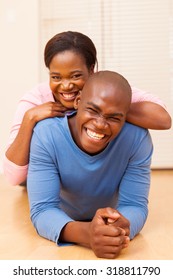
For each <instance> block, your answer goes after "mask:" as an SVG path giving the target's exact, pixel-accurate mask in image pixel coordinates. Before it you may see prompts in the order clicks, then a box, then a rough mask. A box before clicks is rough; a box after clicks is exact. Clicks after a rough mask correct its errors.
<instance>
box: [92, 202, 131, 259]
mask: <svg viewBox="0 0 173 280" xmlns="http://www.w3.org/2000/svg"><path fill="white" fill-rule="evenodd" d="M89 227H90V230H89V236H90V238H89V239H90V241H89V243H90V247H91V248H92V250H93V251H94V253H95V255H96V256H97V257H100V258H108V259H113V258H115V257H117V256H118V254H119V253H120V251H121V250H122V249H123V248H126V247H127V246H128V244H129V241H130V238H129V234H130V223H129V221H128V220H127V219H126V218H125V217H124V216H123V215H121V214H120V213H119V212H118V211H117V210H115V209H112V208H110V207H107V208H102V209H99V210H97V211H96V214H95V216H94V218H93V220H92V221H91V222H90V226H89Z"/></svg>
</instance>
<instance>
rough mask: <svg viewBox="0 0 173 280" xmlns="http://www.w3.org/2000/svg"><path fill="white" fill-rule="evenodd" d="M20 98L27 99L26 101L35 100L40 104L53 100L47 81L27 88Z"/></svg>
mask: <svg viewBox="0 0 173 280" xmlns="http://www.w3.org/2000/svg"><path fill="white" fill-rule="evenodd" d="M21 100H25V101H26V100H28V101H31V102H32V101H33V102H35V101H37V104H42V103H45V102H49V101H54V98H53V94H52V92H51V89H50V87H49V82H48V81H45V82H42V83H39V84H38V85H36V86H35V87H33V88H32V89H30V90H28V91H27V92H26V93H25V94H24V96H23V97H22V98H21Z"/></svg>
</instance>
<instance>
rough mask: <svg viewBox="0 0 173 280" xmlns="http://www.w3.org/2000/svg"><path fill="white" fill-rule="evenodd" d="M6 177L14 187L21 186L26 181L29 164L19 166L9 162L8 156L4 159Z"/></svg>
mask: <svg viewBox="0 0 173 280" xmlns="http://www.w3.org/2000/svg"><path fill="white" fill-rule="evenodd" d="M3 168H4V175H5V177H6V178H7V180H8V181H9V183H10V184H11V185H13V186H16V185H19V184H21V183H23V182H24V181H26V177H27V173H28V164H27V165H24V166H18V165H16V164H15V163H13V162H11V161H10V160H8V158H7V157H6V156H4V159H3Z"/></svg>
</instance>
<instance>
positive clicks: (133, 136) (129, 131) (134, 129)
mask: <svg viewBox="0 0 173 280" xmlns="http://www.w3.org/2000/svg"><path fill="white" fill-rule="evenodd" d="M121 135H122V137H124V138H126V140H127V139H128V141H130V140H131V141H135V140H136V141H140V139H141V140H142V139H144V138H146V139H147V138H148V139H150V140H151V136H150V132H149V130H148V129H146V128H143V127H139V126H136V125H134V124H131V123H128V122H126V123H125V125H124V127H123V129H122V131H121Z"/></svg>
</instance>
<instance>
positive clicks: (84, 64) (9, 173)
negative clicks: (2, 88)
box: [4, 31, 171, 185]
mask: <svg viewBox="0 0 173 280" xmlns="http://www.w3.org/2000/svg"><path fill="white" fill-rule="evenodd" d="M44 61H45V65H46V67H47V68H48V69H49V72H50V74H49V75H50V78H49V83H43V84H41V85H38V86H37V87H36V88H34V89H33V90H32V91H30V92H28V93H27V94H26V95H24V97H23V98H22V99H21V100H20V102H19V105H18V108H17V111H16V114H15V118H14V121H13V125H12V128H11V132H10V139H9V143H8V148H7V151H6V154H5V158H4V174H5V175H6V177H7V178H8V180H9V181H10V183H11V184H12V185H17V184H21V183H22V182H24V181H25V180H26V177H27V172H28V161H29V149H30V141H31V137H32V131H33V128H34V126H35V125H36V123H37V122H39V121H40V120H43V119H45V118H50V117H63V116H64V115H65V114H67V113H70V112H71V111H73V110H74V108H73V102H74V99H75V97H76V96H77V94H78V93H79V91H80V90H82V88H83V86H84V84H85V82H86V80H87V79H88V77H89V76H90V75H92V74H93V73H94V69H95V66H97V52H96V48H95V46H94V44H93V42H92V41H91V39H90V38H89V37H87V36H86V35H84V34H82V33H79V32H72V31H67V32H62V33H59V34H57V35H55V36H54V37H53V38H51V39H50V40H49V41H48V43H47V44H46V47H45V52H44ZM132 92H133V97H132V104H131V108H130V111H129V113H128V116H127V121H128V122H131V123H133V124H135V125H138V126H142V127H144V128H151V129H169V128H170V126H171V118H170V116H169V114H168V112H167V111H166V109H165V106H164V104H163V103H162V101H161V100H160V99H159V98H157V97H155V96H153V95H150V94H147V93H146V92H142V91H140V90H139V89H137V88H133V87H132Z"/></svg>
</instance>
